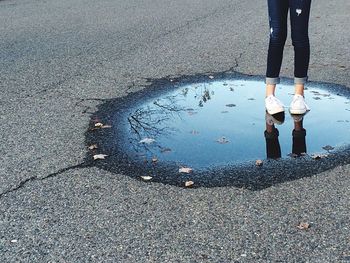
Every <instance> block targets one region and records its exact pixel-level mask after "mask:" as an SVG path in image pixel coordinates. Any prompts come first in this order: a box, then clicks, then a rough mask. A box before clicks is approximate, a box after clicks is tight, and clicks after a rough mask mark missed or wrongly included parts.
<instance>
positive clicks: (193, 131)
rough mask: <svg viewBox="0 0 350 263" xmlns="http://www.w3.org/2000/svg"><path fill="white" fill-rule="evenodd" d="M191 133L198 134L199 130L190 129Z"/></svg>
mask: <svg viewBox="0 0 350 263" xmlns="http://www.w3.org/2000/svg"><path fill="white" fill-rule="evenodd" d="M191 134H194V135H196V134H199V131H196V130H192V131H191Z"/></svg>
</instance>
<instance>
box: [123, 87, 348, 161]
mask: <svg viewBox="0 0 350 263" xmlns="http://www.w3.org/2000/svg"><path fill="white" fill-rule="evenodd" d="M224 83H226V84H227V85H223V84H224ZM195 87H197V88H195ZM184 88H188V93H187V95H186V97H184V96H183V95H182V91H183V89H184ZM230 88H231V89H232V88H233V89H234V91H231V90H230ZM205 89H208V90H209V94H210V97H211V99H210V100H207V101H206V102H203V105H204V106H203V107H199V106H198V104H199V100H200V97H201V95H203V94H204V91H205ZM293 89H294V88H293V86H287V85H282V84H281V85H279V86H278V89H277V90H276V96H277V97H278V98H279V99H280V100H281V101H283V102H284V103H285V105H286V106H289V104H290V102H291V99H292V95H291V93H293ZM312 91H316V92H319V93H320V94H315V93H313V92H312ZM213 92H214V94H212V93H213ZM196 94H197V95H198V96H197V98H195V95H196ZM327 94H330V93H329V92H328V91H326V90H322V89H317V88H313V87H309V89H308V90H305V98H306V101H307V103H308V104H309V106H310V108H311V111H310V112H309V113H308V114H307V115H306V116H305V119H304V128H305V129H306V131H307V136H306V144H307V152H308V153H309V154H311V153H320V152H324V150H323V149H322V147H323V146H326V145H331V146H333V147H337V146H344V145H347V144H349V142H350V122H349V121H350V111H349V109H350V104H348V103H349V100H348V99H347V98H344V97H341V96H338V95H336V94H330V95H331V96H322V95H327ZM168 95H177V96H178V97H177V99H178V98H180V99H181V100H177V102H176V105H177V106H178V107H180V108H193V109H194V110H195V111H196V112H197V114H194V115H190V114H188V113H187V111H183V112H180V115H181V119H180V118H179V117H176V114H175V115H174V117H172V118H171V119H170V120H169V121H166V122H162V123H161V126H159V127H163V126H168V127H173V128H176V129H178V131H177V132H175V133H172V134H170V135H160V136H158V137H157V138H154V139H155V140H156V141H157V144H158V145H160V146H162V147H167V148H170V149H171V150H172V151H171V152H169V153H160V151H159V148H158V147H152V144H150V145H149V148H150V149H151V150H152V151H153V154H148V157H152V156H153V155H156V156H157V157H158V159H159V160H160V161H161V160H169V161H177V162H179V163H181V164H184V165H188V166H191V167H197V168H199V167H206V166H209V165H219V164H227V163H238V162H242V161H247V160H255V159H264V158H266V146H265V138H264V130H265V127H266V126H265V108H264V96H265V84H264V83H263V82H258V81H243V80H232V81H217V82H211V83H205V84H204V83H203V84H201V85H199V84H197V85H188V86H183V87H180V88H179V89H178V90H176V91H174V92H171V93H168V94H167V96H168ZM314 97H319V98H320V99H319V100H317V99H314ZM251 98H253V99H254V100H251ZM249 99H250V100H249ZM153 101H154V100H152V101H151V102H147V103H145V104H142V105H140V106H136V108H139V109H140V108H141V109H144V108H146V107H148V106H150V107H152V108H154V107H155V106H154V105H153ZM159 102H160V103H163V104H166V103H167V102H168V103H169V101H168V100H166V99H162V98H161V100H160V101H159ZM226 104H235V105H236V107H227V106H225V105H226ZM172 106H174V105H172ZM136 108H135V109H136ZM346 109H348V110H346ZM222 111H228V113H221V112H222ZM163 113H164V111H160V115H159V118H162V115H163ZM149 117H150V119H153V120H156V119H157V118H158V116H149ZM276 127H277V128H278V130H279V132H280V136H279V141H280V145H281V150H282V157H285V156H287V154H289V153H290V152H291V149H292V130H293V119H292V118H291V116H290V115H289V114H288V109H287V108H286V120H285V122H284V124H282V125H277V126H276ZM128 128H129V127H128ZM192 130H195V131H198V132H199V133H198V134H191V131H192ZM139 132H140V133H141V135H142V131H141V130H140V131H139ZM222 136H224V137H225V138H227V139H228V140H229V143H226V144H220V143H218V142H216V140H217V139H219V138H220V137H222ZM144 137H148V136H146V135H144ZM135 138H136V137H135ZM145 153H146V152H145Z"/></svg>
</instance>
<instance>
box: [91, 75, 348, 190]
mask: <svg viewBox="0 0 350 263" xmlns="http://www.w3.org/2000/svg"><path fill="white" fill-rule="evenodd" d="M282 83H283V84H281V85H279V86H278V89H277V91H276V95H277V97H278V98H279V99H280V100H281V101H283V102H284V104H285V105H286V106H287V107H286V114H285V118H284V122H283V123H282V124H279V125H278V124H274V125H272V124H273V123H272V122H271V121H270V122H268V123H269V125H267V122H266V118H268V119H269V118H270V117H269V116H266V113H265V108H264V95H265V94H264V93H265V84H264V82H263V78H262V77H251V76H242V75H237V74H235V75H234V76H229V77H227V76H226V77H225V76H224V77H223V76H221V77H218V76H216V77H212V78H209V77H208V76H202V77H200V78H197V79H194V80H192V81H191V79H185V80H181V79H178V80H176V81H170V80H166V81H161V82H158V83H156V84H154V85H153V86H151V87H149V88H146V89H145V90H143V91H140V92H137V93H135V94H130V95H129V96H127V97H126V98H122V99H117V100H111V102H108V103H106V104H105V105H101V106H100V110H99V112H97V113H96V114H95V116H93V120H92V125H93V124H94V123H96V122H101V123H104V124H106V125H110V126H111V128H108V129H93V131H89V132H88V136H87V138H88V139H87V142H88V144H93V143H96V144H98V146H99V148H98V149H95V150H93V151H92V153H90V154H91V155H93V154H98V153H103V154H106V155H108V156H107V157H106V159H105V160H98V161H96V165H97V166H99V167H101V168H104V169H108V170H112V171H114V172H121V173H126V174H128V175H130V176H134V177H138V178H139V177H140V176H150V177H149V178H148V179H150V181H157V182H163V183H169V184H175V185H183V184H184V182H185V181H186V180H193V181H194V182H195V185H196V186H200V185H201V186H222V185H233V186H239V187H248V188H250V189H261V188H264V187H267V186H270V185H273V184H274V183H279V182H283V181H286V180H293V179H297V178H301V177H304V176H310V175H312V174H315V173H319V172H321V171H324V170H327V169H330V168H332V167H334V166H336V165H339V164H343V163H347V162H349V145H350V103H349V102H350V100H349V94H348V93H347V92H349V91H348V90H347V89H346V88H344V87H340V86H336V85H332V86H330V85H329V84H322V83H312V82H309V83H308V85H307V90H305V98H306V101H307V103H308V105H309V106H310V108H311V111H310V112H309V113H308V114H306V115H305V116H304V118H303V119H302V121H300V120H298V119H297V118H293V116H291V115H290V114H289V113H288V106H289V104H290V102H291V99H292V96H293V91H294V90H293V83H292V82H291V80H287V79H285V80H284V81H283V82H282ZM276 129H277V130H278V131H276ZM293 130H294V132H293ZM267 131H268V133H267ZM276 134H278V137H276ZM305 134H306V136H305ZM273 135H275V136H273ZM293 135H294V136H293ZM297 156H298V157H297ZM296 157H297V158H296ZM256 160H262V166H257V165H256ZM181 167H188V168H191V169H192V170H191V171H190V173H181V172H179V169H180V168H181ZM282 177H283V178H282Z"/></svg>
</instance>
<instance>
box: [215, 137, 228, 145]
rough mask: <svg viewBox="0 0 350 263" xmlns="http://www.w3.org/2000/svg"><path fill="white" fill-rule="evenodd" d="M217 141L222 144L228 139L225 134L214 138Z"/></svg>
mask: <svg viewBox="0 0 350 263" xmlns="http://www.w3.org/2000/svg"><path fill="white" fill-rule="evenodd" d="M216 141H217V142H218V143H221V144H224V143H228V142H230V141H229V140H228V139H226V137H225V136H222V137H220V138H219V139H217V140H216Z"/></svg>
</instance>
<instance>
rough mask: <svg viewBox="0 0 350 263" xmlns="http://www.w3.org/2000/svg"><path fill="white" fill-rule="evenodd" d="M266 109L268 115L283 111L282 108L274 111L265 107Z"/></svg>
mask: <svg viewBox="0 0 350 263" xmlns="http://www.w3.org/2000/svg"><path fill="white" fill-rule="evenodd" d="M266 111H267V112H268V113H269V114H270V115H274V114H277V113H281V112H284V109H279V110H274V111H268V110H267V109H266Z"/></svg>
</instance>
